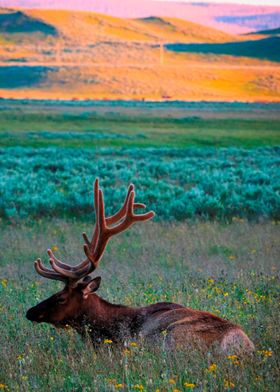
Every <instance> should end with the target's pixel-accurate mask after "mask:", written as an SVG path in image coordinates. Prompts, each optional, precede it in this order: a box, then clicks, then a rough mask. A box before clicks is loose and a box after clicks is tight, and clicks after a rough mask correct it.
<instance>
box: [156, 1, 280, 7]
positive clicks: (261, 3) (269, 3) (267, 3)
mask: <svg viewBox="0 0 280 392" xmlns="http://www.w3.org/2000/svg"><path fill="white" fill-rule="evenodd" d="M155 1H162V0H155ZM164 1H180V2H182V3H183V2H186V3H229V4H230V3H233V4H236V3H238V4H252V5H278V6H280V0H164Z"/></svg>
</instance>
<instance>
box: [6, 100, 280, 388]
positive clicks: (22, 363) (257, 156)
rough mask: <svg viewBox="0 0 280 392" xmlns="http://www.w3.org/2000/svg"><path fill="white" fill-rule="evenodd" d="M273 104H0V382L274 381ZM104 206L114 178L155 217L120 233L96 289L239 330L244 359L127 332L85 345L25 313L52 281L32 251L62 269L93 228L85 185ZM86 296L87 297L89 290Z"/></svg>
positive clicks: (195, 384)
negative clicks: (178, 307) (174, 306)
mask: <svg viewBox="0 0 280 392" xmlns="http://www.w3.org/2000/svg"><path fill="white" fill-rule="evenodd" d="M278 109H279V105H268V106H267V105H265V104H254V105H251V104H248V105H246V104H242V105H241V104H237V103H235V104H222V103H221V104H217V103H213V104H211V105H209V104H204V103H193V104H183V103H170V104H156V103H138V104H130V103H123V105H121V104H120V103H118V104H114V105H113V104H110V103H95V104H90V103H88V104H85V103H84V104H82V103H75V102H72V103H67V104H66V103H58V102H53V103H42V102H37V103H36V102H28V101H20V102H12V101H11V102H10V101H5V100H3V101H2V106H1V108H0V346H1V348H2V352H1V354H2V356H1V361H0V390H4V391H19V392H22V391H28V392H29V391H55V392H56V391H59V392H60V391H61V392H62V391H63V392H64V391H67V392H68V391H69V392H73V391H75V392H84V391H89V392H91V391H98V392H99V391H101V392H103V391H104V392H107V391H114V392H115V391H129V392H130V391H146V392H150V391H151V392H183V391H191V390H193V391H200V392H204V391H213V392H216V391H236V392H239V391H275V392H276V391H278V390H279V385H280V380H279V354H280V353H279V347H280V344H279V343H280V340H279V336H280V331H279V325H280V320H279V306H280V302H279V289H280V279H279V278H280V277H279V270H280V269H279V255H280V246H279V234H280V232H279V227H280V226H279V220H280V178H279V165H280V154H279V146H280V142H279V140H280V116H279V113H280V112H279V110H278ZM97 176H98V177H99V178H100V182H101V186H102V188H104V192H105V203H106V213H108V214H109V213H112V212H113V211H115V210H116V209H117V208H118V207H119V206H120V203H121V202H122V200H123V198H124V195H125V189H126V187H127V185H128V184H129V183H130V182H131V181H133V182H134V183H135V185H136V201H141V202H145V203H146V204H147V206H148V208H149V209H150V208H152V209H154V210H155V212H156V214H157V216H156V219H155V220H154V221H153V222H148V223H145V224H142V225H140V224H139V225H136V226H135V227H133V228H132V229H130V230H129V231H127V232H126V233H123V234H122V235H120V236H118V237H117V238H115V239H114V240H112V242H111V243H110V244H109V246H108V250H107V251H106V254H105V256H104V259H103V261H102V263H101V265H100V268H99V269H98V271H97V273H98V274H100V275H101V276H102V283H101V288H100V295H101V296H102V297H104V298H106V299H107V300H109V301H111V302H113V303H124V304H126V305H130V306H138V305H146V304H152V303H155V302H158V301H173V302H178V303H181V304H184V305H186V306H190V307H193V308H196V309H201V310H208V311H210V312H213V313H215V314H217V315H219V316H221V317H224V318H227V319H229V320H231V321H233V322H235V323H237V324H239V325H241V326H242V328H243V329H244V330H245V332H246V333H247V334H248V336H249V337H250V339H251V340H252V341H253V342H254V344H255V346H256V352H255V353H254V354H253V355H252V356H249V357H245V358H238V357H235V356H230V357H221V356H217V355H216V354H215V353H214V352H212V351H211V350H210V351H209V352H208V353H207V354H205V353H200V352H199V351H193V350H189V349H188V348H187V350H184V351H183V352H181V351H178V352H176V353H173V354H168V353H166V352H165V351H164V350H163V348H162V346H161V345H159V346H157V345H155V347H151V346H150V347H147V346H145V344H144V343H143V342H134V341H132V342H128V346H127V347H123V348H114V347H113V346H112V345H111V344H110V343H105V342H104V345H103V346H102V347H101V349H99V350H98V351H94V350H93V348H92V346H91V344H90V343H89V342H88V341H86V342H84V341H82V340H81V338H80V337H79V336H78V335H77V334H76V333H75V332H74V331H71V330H67V329H66V330H55V329H54V328H53V327H51V326H49V325H43V324H38V325H33V324H32V323H30V322H28V321H27V319H26V318H25V313H26V310H27V309H28V308H30V307H31V306H33V305H35V304H36V303H38V302H39V301H41V300H43V299H45V298H46V297H47V296H49V295H51V294H53V293H54V292H55V291H57V290H59V289H60V288H61V284H59V283H56V282H54V281H48V280H46V279H42V278H41V277H39V275H37V274H36V273H35V271H34V268H33V261H34V260H35V259H36V258H37V257H42V259H43V261H45V262H46V261H47V255H46V249H47V248H49V247H51V248H53V249H56V250H55V252H56V255H57V256H58V257H59V258H61V259H62V260H64V261H66V262H69V263H73V264H75V263H77V262H78V261H80V260H81V258H82V257H83V252H82V245H83V241H82V237H81V233H82V232H83V231H86V232H88V233H90V232H91V230H92V226H93V222H94V214H93V206H92V183H93V181H94V179H95V177H97ZM98 293H99V292H98Z"/></svg>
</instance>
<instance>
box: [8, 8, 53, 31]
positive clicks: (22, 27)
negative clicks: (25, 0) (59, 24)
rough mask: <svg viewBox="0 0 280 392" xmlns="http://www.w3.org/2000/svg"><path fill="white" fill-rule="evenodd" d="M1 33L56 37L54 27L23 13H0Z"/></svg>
mask: <svg viewBox="0 0 280 392" xmlns="http://www.w3.org/2000/svg"><path fill="white" fill-rule="evenodd" d="M0 32H1V33H42V34H44V35H57V34H58V32H57V30H56V28H55V27H53V26H51V25H49V24H47V23H44V22H42V21H41V20H38V19H35V18H32V17H30V16H27V15H25V14H24V13H23V12H20V11H15V12H11V11H10V12H9V11H7V12H5V13H0Z"/></svg>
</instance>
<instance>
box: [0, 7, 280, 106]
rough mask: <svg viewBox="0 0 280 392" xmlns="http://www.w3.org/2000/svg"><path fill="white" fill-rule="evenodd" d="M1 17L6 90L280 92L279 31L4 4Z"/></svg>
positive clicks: (245, 95)
mask: <svg viewBox="0 0 280 392" xmlns="http://www.w3.org/2000/svg"><path fill="white" fill-rule="evenodd" d="M0 20H1V28H0V43H1V45H0V97H11V98H25V97H26V98H67V99H69V98H71V99H73V98H75V99H78V98H80V99H87V98H94V99H152V100H162V99H173V100H176V99H182V100H226V101H227V100H241V101H242V100H250V101H256V100H263V101H277V100H279V99H280V67H279V64H278V63H277V61H279V59H278V57H277V55H275V54H274V55H273V53H274V52H275V53H277V52H276V51H275V48H276V47H277V46H279V41H278V37H271V38H270V39H268V40H259V39H257V38H258V36H255V37H254V36H250V41H248V36H238V35H233V34H228V33H225V32H222V31H219V30H217V29H213V28H210V27H205V26H202V25H200V24H197V23H193V22H188V21H185V20H182V19H178V18H170V17H168V18H167V17H145V18H140V19H123V18H118V17H112V16H108V15H102V14H98V13H92V12H78V11H65V10H58V11H56V10H40V9H36V10H22V9H21V10H11V9H2V10H1V12H0ZM255 38H256V39H255ZM180 45H181V46H180ZM182 45H183V46H182ZM178 48H184V50H178ZM186 48H187V49H188V50H186Z"/></svg>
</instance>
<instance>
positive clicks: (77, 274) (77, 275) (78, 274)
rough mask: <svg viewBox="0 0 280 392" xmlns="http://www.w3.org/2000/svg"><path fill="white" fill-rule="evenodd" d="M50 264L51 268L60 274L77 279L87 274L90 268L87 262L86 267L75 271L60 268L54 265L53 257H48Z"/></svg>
mask: <svg viewBox="0 0 280 392" xmlns="http://www.w3.org/2000/svg"><path fill="white" fill-rule="evenodd" d="M50 263H51V266H52V267H53V269H54V270H55V271H56V272H58V273H59V274H60V275H62V276H64V277H65V278H69V279H73V280H79V279H81V278H82V277H83V276H85V275H87V274H88V273H89V270H90V264H89V263H88V264H87V265H86V267H84V268H83V269H80V270H77V271H71V270H65V269H63V268H60V267H58V266H57V265H56V263H55V262H54V260H53V259H50Z"/></svg>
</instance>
